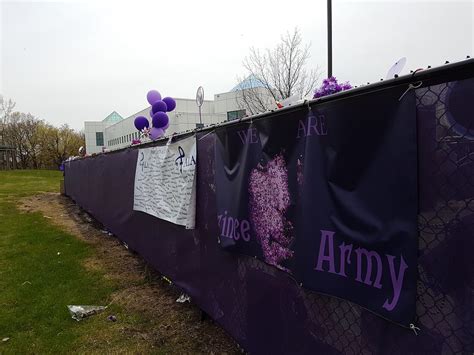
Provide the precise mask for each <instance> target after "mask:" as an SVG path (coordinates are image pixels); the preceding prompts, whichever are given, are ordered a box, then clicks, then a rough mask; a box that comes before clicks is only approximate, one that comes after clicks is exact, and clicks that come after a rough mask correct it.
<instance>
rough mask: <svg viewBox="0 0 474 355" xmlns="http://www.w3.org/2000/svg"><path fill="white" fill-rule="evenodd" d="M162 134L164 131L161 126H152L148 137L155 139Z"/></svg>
mask: <svg viewBox="0 0 474 355" xmlns="http://www.w3.org/2000/svg"><path fill="white" fill-rule="evenodd" d="M164 134H165V132H164V131H163V130H162V129H161V128H156V127H153V128H152V129H151V130H150V138H151V139H153V140H156V139H158V138H160V137H161V136H163V135H164Z"/></svg>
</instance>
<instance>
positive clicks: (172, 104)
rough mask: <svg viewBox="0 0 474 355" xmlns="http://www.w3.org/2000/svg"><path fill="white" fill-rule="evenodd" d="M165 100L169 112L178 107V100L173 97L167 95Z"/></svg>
mask: <svg viewBox="0 0 474 355" xmlns="http://www.w3.org/2000/svg"><path fill="white" fill-rule="evenodd" d="M163 102H164V103H165V104H166V106H167V107H168V112H170V111H173V110H174V109H175V108H176V101H175V99H173V98H172V97H165V98H164V99H163Z"/></svg>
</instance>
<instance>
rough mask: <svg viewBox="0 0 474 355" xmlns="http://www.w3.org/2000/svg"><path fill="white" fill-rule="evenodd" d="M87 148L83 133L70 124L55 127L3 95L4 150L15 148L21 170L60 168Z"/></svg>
mask: <svg viewBox="0 0 474 355" xmlns="http://www.w3.org/2000/svg"><path fill="white" fill-rule="evenodd" d="M84 145H85V139H84V133H83V132H77V131H75V130H74V129H72V128H70V127H69V126H68V125H67V124H64V125H62V126H60V127H55V126H53V125H51V124H49V123H46V122H45V121H44V120H42V119H39V118H37V117H35V116H33V115H32V114H30V113H23V112H18V111H15V102H13V101H12V100H11V99H9V100H6V99H4V98H3V96H1V95H0V149H1V147H2V146H7V147H12V148H15V152H16V161H17V166H18V167H19V168H22V169H57V168H58V167H59V166H60V165H61V163H62V162H63V161H64V160H66V159H67V158H68V157H70V156H73V155H78V149H79V147H81V146H84ZM0 158H1V157H0ZM1 163H2V162H0V164H1Z"/></svg>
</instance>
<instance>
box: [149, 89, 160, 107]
mask: <svg viewBox="0 0 474 355" xmlns="http://www.w3.org/2000/svg"><path fill="white" fill-rule="evenodd" d="M146 99H147V100H148V103H149V104H150V105H153V104H154V103H155V102H157V101H160V100H161V94H160V93H159V92H158V91H156V90H150V91H148V94H146Z"/></svg>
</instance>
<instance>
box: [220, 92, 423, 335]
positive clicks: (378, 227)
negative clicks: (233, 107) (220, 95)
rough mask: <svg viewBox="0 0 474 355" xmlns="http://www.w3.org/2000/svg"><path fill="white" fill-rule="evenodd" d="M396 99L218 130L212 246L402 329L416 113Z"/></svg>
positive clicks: (409, 290) (409, 316) (411, 303)
mask: <svg viewBox="0 0 474 355" xmlns="http://www.w3.org/2000/svg"><path fill="white" fill-rule="evenodd" d="M404 89H405V88H400V87H399V88H394V89H389V90H384V91H381V92H377V93H373V94H369V95H364V96H359V97H352V98H345V99H339V100H337V101H333V102H328V103H322V104H318V105H317V106H316V107H314V108H312V109H309V108H307V107H302V108H299V109H295V110H293V111H291V112H289V111H287V112H285V111H282V112H280V114H279V115H277V116H275V115H272V117H271V118H262V119H258V120H256V121H254V122H245V123H242V124H240V125H233V126H228V127H225V126H224V127H221V128H217V129H216V137H217V138H216V140H217V141H216V151H215V159H216V160H215V164H216V165H215V169H216V196H217V197H216V198H217V223H218V225H219V233H220V235H219V242H220V245H221V246H222V247H223V248H225V249H227V250H229V251H232V252H237V253H242V254H247V255H250V256H252V257H257V258H259V259H261V260H263V261H265V262H267V263H268V264H271V265H274V266H275V267H277V268H279V269H281V270H284V271H286V272H289V273H290V274H291V275H292V276H293V277H294V278H295V279H296V280H297V281H298V282H301V283H302V285H303V287H306V288H308V289H311V290H315V291H318V292H321V293H325V294H328V295H334V296H337V297H340V298H343V299H346V300H349V301H353V302H355V303H357V304H359V305H361V306H363V307H365V308H367V309H369V310H371V311H373V312H375V313H377V314H378V315H381V316H383V317H385V318H387V319H390V320H392V321H394V322H396V323H399V324H402V325H405V326H408V325H409V324H410V323H411V322H412V321H413V318H414V316H415V298H416V277H417V249H418V243H417V163H416V154H417V152H416V130H415V125H416V113H415V99H414V95H413V92H409V93H407V94H406V95H405V97H404V98H403V100H402V101H399V97H400V95H401V93H402V92H403V91H404Z"/></svg>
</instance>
